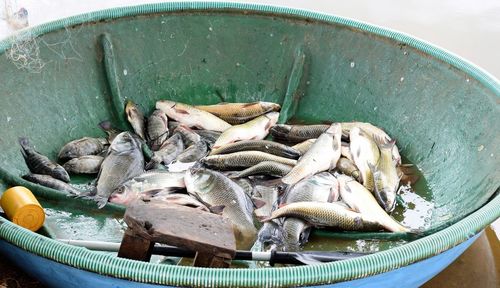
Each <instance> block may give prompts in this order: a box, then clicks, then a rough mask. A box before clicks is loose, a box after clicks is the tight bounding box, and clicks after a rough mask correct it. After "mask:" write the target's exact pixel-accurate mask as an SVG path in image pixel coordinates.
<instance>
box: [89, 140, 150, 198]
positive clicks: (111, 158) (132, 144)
mask: <svg viewBox="0 0 500 288" xmlns="http://www.w3.org/2000/svg"><path fill="white" fill-rule="evenodd" d="M140 145H141V144H140V143H139V142H138V141H137V140H136V139H135V137H134V136H132V134H130V133H129V132H122V133H120V134H118V136H116V138H115V139H114V140H113V142H111V146H110V149H109V153H108V155H107V156H106V158H105V159H104V161H103V162H102V165H101V168H100V170H99V174H98V175H97V189H96V192H97V193H96V195H92V196H93V197H92V198H93V199H94V200H95V201H96V202H97V203H98V206H99V208H102V207H104V205H106V203H107V202H108V198H109V196H110V195H111V194H112V193H113V191H114V190H115V189H117V188H118V187H120V185H122V184H123V183H125V182H126V181H127V180H129V179H132V178H134V177H135V176H138V175H140V174H142V173H143V172H144V156H143V155H142V151H141V148H140Z"/></svg>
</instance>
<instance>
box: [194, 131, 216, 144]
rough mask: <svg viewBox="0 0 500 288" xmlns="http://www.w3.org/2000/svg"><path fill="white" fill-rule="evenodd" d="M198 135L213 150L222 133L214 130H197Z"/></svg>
mask: <svg viewBox="0 0 500 288" xmlns="http://www.w3.org/2000/svg"><path fill="white" fill-rule="evenodd" d="M196 134H198V135H200V136H201V139H202V140H204V141H205V142H207V144H208V146H209V147H210V148H212V146H213V145H214V143H215V141H217V139H218V138H219V136H220V135H221V134H222V133H221V132H218V131H212V130H196Z"/></svg>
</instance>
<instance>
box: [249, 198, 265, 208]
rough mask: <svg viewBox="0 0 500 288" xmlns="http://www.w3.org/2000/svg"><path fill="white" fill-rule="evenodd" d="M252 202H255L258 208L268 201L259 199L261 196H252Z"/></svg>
mask: <svg viewBox="0 0 500 288" xmlns="http://www.w3.org/2000/svg"><path fill="white" fill-rule="evenodd" d="M252 202H253V205H254V206H255V208H257V209H259V208H262V207H264V206H265V205H266V204H267V202H266V201H264V200H262V199H259V198H255V197H252Z"/></svg>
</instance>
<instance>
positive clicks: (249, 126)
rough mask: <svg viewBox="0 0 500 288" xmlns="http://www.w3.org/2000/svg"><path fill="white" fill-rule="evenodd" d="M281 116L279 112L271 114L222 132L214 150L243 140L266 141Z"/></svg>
mask: <svg viewBox="0 0 500 288" xmlns="http://www.w3.org/2000/svg"><path fill="white" fill-rule="evenodd" d="M279 115H280V114H279V113H278V112H270V113H267V114H264V115H262V116H259V117H257V118H255V119H253V120H251V121H248V122H246V123H243V124H239V125H234V126H232V127H231V128H229V129H227V130H226V131H224V132H222V134H221V135H220V137H219V138H218V139H217V141H215V143H214V146H213V149H214V150H216V149H218V148H220V147H221V146H224V145H227V144H230V143H233V142H237V141H242V140H262V139H264V138H265V137H266V136H267V134H268V133H269V129H270V128H271V127H272V126H273V125H274V124H276V122H277V121H278V117H279Z"/></svg>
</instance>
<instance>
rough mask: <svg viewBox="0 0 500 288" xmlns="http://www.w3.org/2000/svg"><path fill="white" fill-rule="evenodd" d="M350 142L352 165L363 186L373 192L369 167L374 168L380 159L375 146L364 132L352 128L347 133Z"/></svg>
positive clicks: (371, 174)
mask: <svg viewBox="0 0 500 288" xmlns="http://www.w3.org/2000/svg"><path fill="white" fill-rule="evenodd" d="M349 138H350V140H351V143H350V148H351V154H352V158H353V160H354V164H356V167H358V169H359V172H360V173H361V180H362V181H363V185H364V186H365V187H366V188H367V189H368V190H370V191H373V190H374V182H373V173H372V172H371V170H370V167H369V166H370V165H372V166H375V165H376V164H377V162H378V159H379V158H380V151H379V149H378V147H377V144H375V142H374V141H373V139H372V137H370V136H369V135H368V134H367V133H366V132H364V131H363V130H361V129H359V128H358V127H354V128H353V129H351V131H350V133H349Z"/></svg>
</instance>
